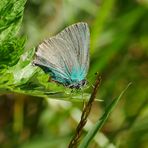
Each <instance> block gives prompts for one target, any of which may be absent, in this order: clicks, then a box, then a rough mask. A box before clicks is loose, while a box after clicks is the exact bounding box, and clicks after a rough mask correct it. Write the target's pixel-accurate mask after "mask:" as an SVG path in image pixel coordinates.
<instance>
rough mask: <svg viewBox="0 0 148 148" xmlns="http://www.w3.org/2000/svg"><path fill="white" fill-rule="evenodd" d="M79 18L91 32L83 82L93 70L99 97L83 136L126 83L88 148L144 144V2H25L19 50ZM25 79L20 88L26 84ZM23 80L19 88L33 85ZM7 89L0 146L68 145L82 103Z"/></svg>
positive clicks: (147, 113) (147, 22) (147, 66)
mask: <svg viewBox="0 0 148 148" xmlns="http://www.w3.org/2000/svg"><path fill="white" fill-rule="evenodd" d="M1 16H2V14H1ZM1 18H2V17H1ZM81 21H84V22H87V23H88V25H89V27H90V33H91V39H90V56H91V60H90V69H89V73H88V81H90V82H92V83H93V80H94V78H95V72H97V71H98V72H99V73H100V74H101V77H102V83H101V86H100V88H99V92H98V95H97V99H101V100H103V101H101V102H98V101H96V102H94V104H93V108H92V110H91V114H90V116H89V121H88V125H87V126H86V128H85V130H84V133H85V132H88V130H89V129H90V128H91V126H92V125H93V123H95V122H96V120H97V119H98V118H99V117H100V116H101V114H102V112H103V111H104V109H105V107H106V106H107V105H108V104H109V103H110V102H111V100H112V99H113V98H114V97H116V96H118V95H119V94H120V92H121V91H122V90H123V89H124V88H125V86H126V85H127V84H128V83H129V82H132V85H131V86H130V88H129V89H128V90H127V91H126V93H125V94H124V96H123V97H122V99H121V101H120V102H119V104H118V105H117V107H116V109H115V110H114V111H113V112H112V114H111V115H110V117H109V120H107V122H106V123H105V125H104V126H103V128H102V130H101V132H100V133H98V134H97V135H96V137H95V138H94V140H93V141H92V142H91V144H90V146H89V147H90V148H115V147H121V148H122V147H123V148H147V147H148V87H147V84H148V1H147V0H28V1H27V2H26V4H25V10H24V15H23V21H22V25H21V29H20V31H19V36H25V37H26V42H25V50H28V49H31V48H33V47H36V46H37V45H38V44H39V43H40V42H42V41H43V40H44V39H45V38H48V37H50V36H52V35H55V34H56V33H58V32H59V31H61V30H62V29H64V28H65V27H66V26H69V25H71V24H73V23H76V22H81ZM30 54H31V53H30ZM9 60H10V59H9ZM20 74H21V73H20ZM20 74H18V75H20ZM40 74H44V73H43V72H42V71H41V72H40ZM18 75H17V76H18ZM22 77H23V76H22ZM33 77H34V76H33ZM32 79H33V78H32ZM32 79H31V81H34V80H32ZM23 81H24V85H25V84H26V83H27V82H28V81H27V82H26V80H24V79H23ZM44 81H46V80H44ZM29 84H30V83H29ZM24 85H23V86H21V88H22V89H25V90H27V89H28V90H29V89H32V87H33V86H32V85H31V86H30V85H27V87H24ZM29 86H30V87H29ZM28 87H29V88H28ZM5 91H6V90H5ZM5 91H4V92H2V89H1V93H2V95H0V147H1V148H65V147H67V145H68V143H69V141H70V139H71V137H72V135H73V134H74V132H75V128H76V126H77V124H78V122H79V119H80V116H81V109H82V107H83V102H77V101H76V102H75V101H74V102H71V101H60V100H57V99H51V98H52V97H51V98H48V97H46V98H43V97H36V96H37V95H33V96H32V94H31V92H29V93H28V95H27V93H25V94H23V93H22V92H21V91H20V93H15V91H11V92H12V93H8V92H7V91H6V93H5ZM16 92H18V91H16ZM87 92H91V88H90V89H88V90H87ZM36 93H37V92H36ZM58 97H59V98H60V97H61V96H58ZM61 100H62V99H61Z"/></svg>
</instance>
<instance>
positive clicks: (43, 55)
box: [33, 37, 78, 83]
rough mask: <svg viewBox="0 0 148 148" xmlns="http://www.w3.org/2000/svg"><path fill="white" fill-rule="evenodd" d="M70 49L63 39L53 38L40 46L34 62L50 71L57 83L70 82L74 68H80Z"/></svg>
mask: <svg viewBox="0 0 148 148" xmlns="http://www.w3.org/2000/svg"><path fill="white" fill-rule="evenodd" d="M69 48H70V46H69V45H68V44H67V43H66V42H65V41H64V40H63V39H61V38H56V37H52V38H50V39H48V40H44V42H43V43H42V44H40V45H39V46H38V48H37V52H36V57H35V59H34V61H33V62H34V64H36V65H38V66H40V67H41V68H43V67H44V68H47V69H49V71H51V72H52V73H53V74H54V77H55V80H56V81H59V82H61V83H66V82H69V81H70V73H71V70H72V69H71V68H72V66H73V65H75V66H77V67H78V62H77V59H76V56H75V55H74V54H75V53H72V52H70V49H69ZM47 71H48V70H47Z"/></svg>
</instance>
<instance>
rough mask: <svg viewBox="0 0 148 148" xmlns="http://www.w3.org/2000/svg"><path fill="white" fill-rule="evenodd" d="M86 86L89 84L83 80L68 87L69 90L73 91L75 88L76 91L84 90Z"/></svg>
mask: <svg viewBox="0 0 148 148" xmlns="http://www.w3.org/2000/svg"><path fill="white" fill-rule="evenodd" d="M86 84H87V81H86V80H85V79H83V80H81V81H79V82H77V83H73V84H70V85H68V86H67V87H69V88H71V89H73V88H75V89H80V88H82V87H83V86H85V85H86Z"/></svg>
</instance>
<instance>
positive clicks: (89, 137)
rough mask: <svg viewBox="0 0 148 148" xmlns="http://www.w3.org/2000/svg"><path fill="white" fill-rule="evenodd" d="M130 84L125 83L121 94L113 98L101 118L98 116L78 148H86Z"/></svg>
mask: <svg viewBox="0 0 148 148" xmlns="http://www.w3.org/2000/svg"><path fill="white" fill-rule="evenodd" d="M130 85H131V83H129V84H128V85H127V87H126V88H125V89H124V90H123V91H122V92H121V94H120V95H119V97H118V98H116V99H114V100H113V101H112V102H111V103H110V104H109V106H108V107H107V108H106V109H105V112H104V114H103V115H102V116H101V118H99V120H98V121H97V123H96V124H95V125H94V127H93V128H92V129H91V130H90V131H89V132H88V133H87V135H86V136H85V137H84V139H83V140H82V142H81V143H80V146H79V148H84V147H85V148H87V147H88V145H89V143H90V142H91V140H92V139H93V137H94V136H95V135H96V133H97V132H98V131H99V130H100V129H101V127H102V126H103V125H104V123H105V122H106V120H107V119H108V117H109V115H110V113H111V112H112V110H113V109H114V108H115V106H116V105H117V103H118V102H119V100H120V99H121V97H122V95H123V94H124V92H125V91H126V90H127V89H128V87H129V86H130Z"/></svg>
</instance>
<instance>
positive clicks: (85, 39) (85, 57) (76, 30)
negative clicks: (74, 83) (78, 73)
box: [56, 22, 90, 76]
mask: <svg viewBox="0 0 148 148" xmlns="http://www.w3.org/2000/svg"><path fill="white" fill-rule="evenodd" d="M56 37H60V38H62V39H63V40H65V41H66V42H67V43H68V44H69V45H70V46H71V48H70V49H71V50H74V51H75V53H76V55H77V59H78V62H79V65H80V68H81V70H82V71H83V72H84V76H86V74H87V71H88V68H89V43H90V32H89V28H88V25H87V23H83V22H80V23H76V24H73V25H71V26H69V27H67V28H65V29H64V30H63V31H61V32H60V33H59V34H57V35H56Z"/></svg>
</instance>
